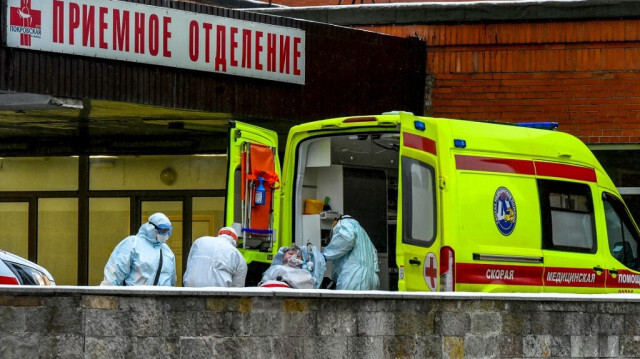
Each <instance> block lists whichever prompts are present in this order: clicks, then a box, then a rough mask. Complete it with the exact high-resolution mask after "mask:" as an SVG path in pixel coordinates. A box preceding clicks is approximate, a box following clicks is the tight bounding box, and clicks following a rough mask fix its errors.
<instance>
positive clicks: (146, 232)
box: [101, 213, 176, 286]
mask: <svg viewBox="0 0 640 359" xmlns="http://www.w3.org/2000/svg"><path fill="white" fill-rule="evenodd" d="M158 226H160V227H167V226H168V228H171V221H169V218H167V216H165V215H164V214H162V213H155V214H152V215H151V216H150V217H149V221H148V222H147V223H145V224H143V225H142V226H140V230H139V231H138V234H136V235H135V236H129V237H127V238H125V239H124V240H122V242H120V243H119V244H118V245H117V246H116V248H115V249H114V250H113V252H112V253H111V256H109V260H108V261H107V264H106V265H105V267H104V280H103V281H102V283H101V285H153V282H154V280H155V278H156V273H157V272H158V267H159V265H160V253H162V268H161V270H160V275H159V278H158V284H157V285H159V286H174V285H176V258H175V256H174V255H173V252H172V251H171V248H169V246H168V245H167V244H166V243H165V242H166V241H167V239H168V237H169V235H170V234H171V233H170V231H169V232H168V233H167V234H166V235H164V236H163V235H160V234H159V233H158ZM161 251H162V252H161Z"/></svg>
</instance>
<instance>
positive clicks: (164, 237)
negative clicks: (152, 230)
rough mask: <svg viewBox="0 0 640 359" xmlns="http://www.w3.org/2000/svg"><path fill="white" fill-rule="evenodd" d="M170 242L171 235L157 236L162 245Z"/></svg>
mask: <svg viewBox="0 0 640 359" xmlns="http://www.w3.org/2000/svg"><path fill="white" fill-rule="evenodd" d="M168 240H169V235H164V236H163V235H162V234H159V233H158V234H156V241H158V242H160V243H167V241H168Z"/></svg>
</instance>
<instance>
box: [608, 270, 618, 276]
mask: <svg viewBox="0 0 640 359" xmlns="http://www.w3.org/2000/svg"><path fill="white" fill-rule="evenodd" d="M609 274H613V275H618V271H617V270H616V269H609Z"/></svg>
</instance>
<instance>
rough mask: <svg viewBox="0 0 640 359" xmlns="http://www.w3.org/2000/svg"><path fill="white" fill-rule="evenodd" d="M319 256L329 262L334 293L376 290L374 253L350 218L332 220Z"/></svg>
mask: <svg viewBox="0 0 640 359" xmlns="http://www.w3.org/2000/svg"><path fill="white" fill-rule="evenodd" d="M322 254H323V255H324V257H325V258H326V259H327V260H330V261H332V262H331V265H332V269H333V279H334V280H335V281H336V289H350V290H372V289H378V288H380V279H379V278H378V272H379V271H380V268H379V267H378V252H377V251H376V248H375V247H374V246H373V243H372V242H371V239H369V236H368V235H367V233H366V232H365V231H364V229H363V228H362V227H361V226H360V223H358V221H356V220H355V219H353V218H352V217H351V216H348V215H343V216H340V217H338V219H336V221H335V222H334V226H333V229H332V230H331V241H330V242H329V245H328V246H327V247H326V248H325V249H324V252H323V253H322Z"/></svg>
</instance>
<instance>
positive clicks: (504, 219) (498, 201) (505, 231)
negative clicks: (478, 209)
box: [493, 187, 518, 236]
mask: <svg viewBox="0 0 640 359" xmlns="http://www.w3.org/2000/svg"><path fill="white" fill-rule="evenodd" d="M493 218H494V220H495V222H496V226H497V227H498V230H499V231H500V233H502V235H505V236H508V235H510V234H511V233H513V229H514V228H515V227H516V220H517V218H518V211H517V210H516V201H515V200H514V199H513V195H512V194H511V192H510V191H509V189H507V188H506V187H500V188H498V189H497V190H496V193H495V195H494V196H493Z"/></svg>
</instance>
